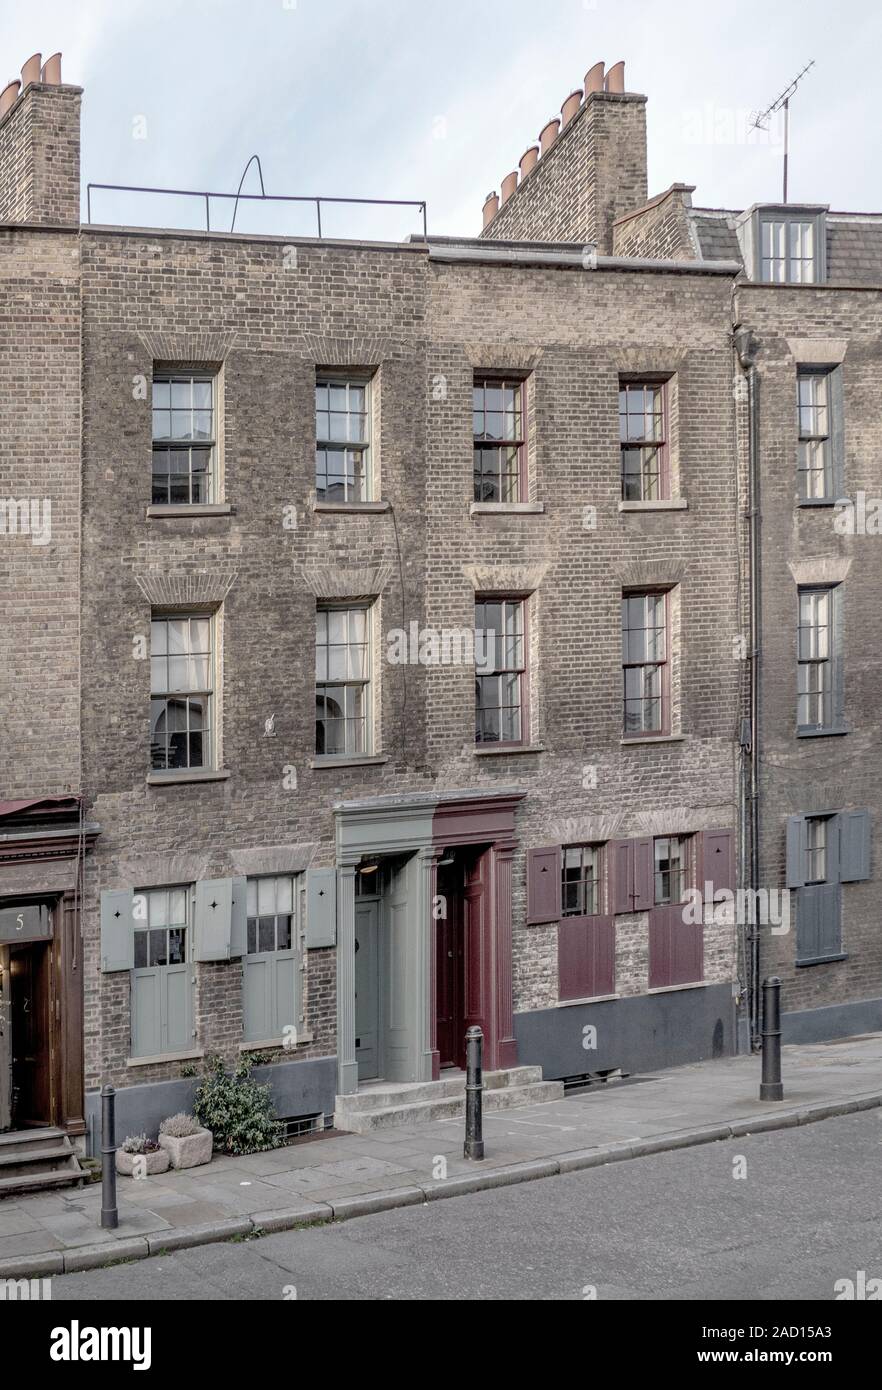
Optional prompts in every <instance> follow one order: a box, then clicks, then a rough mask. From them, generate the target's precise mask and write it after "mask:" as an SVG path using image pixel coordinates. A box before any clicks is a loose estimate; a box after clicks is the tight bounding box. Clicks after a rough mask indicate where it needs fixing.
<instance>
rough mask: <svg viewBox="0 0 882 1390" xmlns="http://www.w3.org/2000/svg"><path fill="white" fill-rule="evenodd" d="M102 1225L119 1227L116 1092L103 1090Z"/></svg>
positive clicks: (107, 1087)
mask: <svg viewBox="0 0 882 1390" xmlns="http://www.w3.org/2000/svg"><path fill="white" fill-rule="evenodd" d="M101 1225H102V1226H103V1227H104V1228H105V1229H106V1230H114V1229H115V1228H116V1227H117V1226H118V1225H119V1211H118V1210H117V1205H116V1091H115V1090H114V1089H113V1087H112V1086H110V1085H108V1086H104V1087H102V1090H101Z"/></svg>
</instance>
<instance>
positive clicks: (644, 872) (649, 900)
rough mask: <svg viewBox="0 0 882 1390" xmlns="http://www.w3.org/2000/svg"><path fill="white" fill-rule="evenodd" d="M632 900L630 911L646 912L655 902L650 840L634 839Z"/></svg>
mask: <svg viewBox="0 0 882 1390" xmlns="http://www.w3.org/2000/svg"><path fill="white" fill-rule="evenodd" d="M633 902H634V906H633V908H632V909H631V910H632V912H648V911H649V909H650V908H651V907H652V905H653V903H654V902H655V863H654V860H653V846H652V840H635V841H634V898H633Z"/></svg>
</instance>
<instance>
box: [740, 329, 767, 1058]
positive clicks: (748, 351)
mask: <svg viewBox="0 0 882 1390" xmlns="http://www.w3.org/2000/svg"><path fill="white" fill-rule="evenodd" d="M735 350H736V352H737V353H738V360H739V362H740V364H741V367H742V369H743V370H744V372H745V373H746V375H747V415H748V514H747V515H748V583H749V585H750V743H749V748H748V766H747V769H746V773H747V775H746V777H745V778H744V779H743V783H745V782H746V787H744V791H745V792H746V803H747V805H746V816H745V819H746V821H747V823H748V838H749V844H750V854H749V870H750V872H749V879H748V883H749V889H750V904H751V910H750V912H749V913H748V917H749V922H748V927H747V935H746V940H745V965H746V969H747V998H748V1015H749V1022H750V1046H751V1049H752V1050H753V1051H758V1049H759V1046H760V998H759V996H760V924H759V921H758V911H757V888H758V886H759V843H760V842H759V827H760V799H759V696H760V674H761V660H760V657H761V653H760V646H761V638H762V633H761V626H760V623H761V614H762V607H761V598H762V595H761V590H760V564H759V554H760V553H759V545H760V486H759V377H758V375H757V370H756V353H757V342H756V339H755V338H754V336H753V333H752V332H751V330H750V329H749V328H744V327H739V328H736V331H735Z"/></svg>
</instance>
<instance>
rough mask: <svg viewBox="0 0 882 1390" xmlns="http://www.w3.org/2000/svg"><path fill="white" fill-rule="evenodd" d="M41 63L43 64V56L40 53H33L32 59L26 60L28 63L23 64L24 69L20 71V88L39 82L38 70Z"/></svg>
mask: <svg viewBox="0 0 882 1390" xmlns="http://www.w3.org/2000/svg"><path fill="white" fill-rule="evenodd" d="M42 62H43V55H42V53H35V54H34V55H33V57H31V58H28V61H27V62H26V63H25V65H24V67H23V68H22V70H21V85H22V87H27V86H28V84H29V83H31V82H39V80H40V68H41V65H42Z"/></svg>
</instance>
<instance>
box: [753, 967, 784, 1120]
mask: <svg viewBox="0 0 882 1390" xmlns="http://www.w3.org/2000/svg"><path fill="white" fill-rule="evenodd" d="M762 1039H763V1073H762V1081H761V1082H760V1094H759V1098H760V1100H783V1099H784V1085H783V1082H782V1081H781V981H780V980H779V978H778V976H777V975H773V976H772V977H771V979H768V980H763V1031H762Z"/></svg>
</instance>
